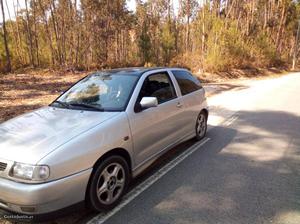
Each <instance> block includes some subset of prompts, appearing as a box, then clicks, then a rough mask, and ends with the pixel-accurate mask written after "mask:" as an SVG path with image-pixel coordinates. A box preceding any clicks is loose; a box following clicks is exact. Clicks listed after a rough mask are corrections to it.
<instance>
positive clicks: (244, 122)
mask: <svg viewBox="0 0 300 224" xmlns="http://www.w3.org/2000/svg"><path fill="white" fill-rule="evenodd" d="M237 86H239V88H236V89H233V90H232V91H228V92H225V93H223V94H219V95H216V96H214V97H211V98H210V99H209V103H210V106H211V110H212V114H211V115H212V116H211V119H210V120H209V124H210V130H209V132H208V137H209V138H210V141H208V142H207V143H206V144H204V145H203V146H201V147H200V148H199V149H198V150H197V151H195V152H194V153H193V154H192V155H191V156H189V157H187V158H186V159H185V160H183V161H182V162H181V163H180V164H178V165H177V166H176V167H175V168H173V169H172V170H171V171H170V172H168V173H167V174H166V175H164V176H163V177H162V178H160V179H159V180H158V181H157V182H155V183H154V184H153V185H152V186H151V187H149V188H148V189H146V190H145V191H143V192H142V193H141V194H140V195H139V196H137V197H136V198H135V199H134V200H132V201H131V202H130V203H129V204H127V205H126V206H125V207H123V208H122V209H121V210H120V211H118V212H117V213H115V214H114V215H112V216H111V217H110V218H109V219H108V220H107V221H106V222H104V223H106V224H118V223H120V224H124V223H130V224H135V223H136V224H141V223H143V224H147V223H149V224H153V223H156V224H162V223H166V224H167V223H168V224H169V223H172V224H176V223H178V224H185V223H189V224H192V223H203V224H208V223H212V224H216V223H224V224H225V223H226V224H227V223H228V224H234V223H239V224H240V223H251V224H254V223H272V224H273V223H278V224H279V223H280V224H288V223H289V224H292V223H295V224H298V223H300V117H299V115H300V74H299V73H294V74H290V75H288V76H283V77H280V78H276V79H270V80H261V81H253V82H241V83H240V84H238V85H237ZM183 150H184V149H183ZM94 221H95V220H94Z"/></svg>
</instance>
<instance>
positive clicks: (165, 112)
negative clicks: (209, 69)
mask: <svg viewBox="0 0 300 224" xmlns="http://www.w3.org/2000/svg"><path fill="white" fill-rule="evenodd" d="M142 82H143V83H142V85H141V87H140V89H139V93H138V94H137V96H136V99H135V107H136V106H137V105H138V104H139V102H140V100H141V99H142V98H143V97H150V96H151V97H157V100H158V106H157V107H152V108H148V109H145V110H142V111H137V110H135V111H134V108H132V110H133V111H131V112H130V113H129V114H128V117H129V123H130V127H131V131H132V141H133V146H134V153H135V162H136V164H140V165H141V163H143V162H146V161H147V160H150V159H151V158H153V157H154V156H155V155H157V154H158V153H159V152H161V151H163V150H164V149H166V148H168V147H169V146H171V145H173V144H174V143H176V142H177V141H178V140H179V139H180V137H181V136H180V126H181V125H182V123H180V121H181V120H180V117H181V113H182V111H183V107H182V104H181V102H180V99H179V98H178V95H177V92H176V91H178V90H176V89H175V87H174V83H173V81H172V79H171V78H170V75H169V74H168V72H167V71H162V72H157V73H153V74H149V75H147V76H146V77H145V78H144V79H143V80H142ZM137 88H138V87H137Z"/></svg>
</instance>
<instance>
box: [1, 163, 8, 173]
mask: <svg viewBox="0 0 300 224" xmlns="http://www.w3.org/2000/svg"><path fill="white" fill-rule="evenodd" d="M6 167H7V163H2V162H0V171H4V170H5V169H6Z"/></svg>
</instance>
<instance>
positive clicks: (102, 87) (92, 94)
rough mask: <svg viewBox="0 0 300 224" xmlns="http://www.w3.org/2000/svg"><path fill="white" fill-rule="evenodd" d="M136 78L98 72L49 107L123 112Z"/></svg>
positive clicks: (76, 85)
mask: <svg viewBox="0 0 300 224" xmlns="http://www.w3.org/2000/svg"><path fill="white" fill-rule="evenodd" d="M137 80H138V76H135V75H125V74H119V75H118V74H110V73H106V72H99V73H96V74H92V75H90V76H87V77H86V78H84V79H83V80H81V81H79V82H78V83H77V84H75V85H74V86H73V87H72V88H70V89H69V90H68V91H67V92H65V93H64V94H63V95H62V96H60V97H59V98H58V99H57V100H56V101H54V102H53V103H52V104H51V105H52V106H53V105H54V106H57V107H67V108H71V109H77V108H78V109H86V110H99V111H122V110H125V108H126V106H127V103H128V101H129V98H130V96H131V93H132V91H133V88H134V87H135V84H136V82H137Z"/></svg>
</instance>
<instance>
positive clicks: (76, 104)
mask: <svg viewBox="0 0 300 224" xmlns="http://www.w3.org/2000/svg"><path fill="white" fill-rule="evenodd" d="M69 105H71V106H73V107H85V108H91V109H94V110H97V111H104V109H103V108H100V107H99V106H95V105H92V104H86V103H70V104H69Z"/></svg>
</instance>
